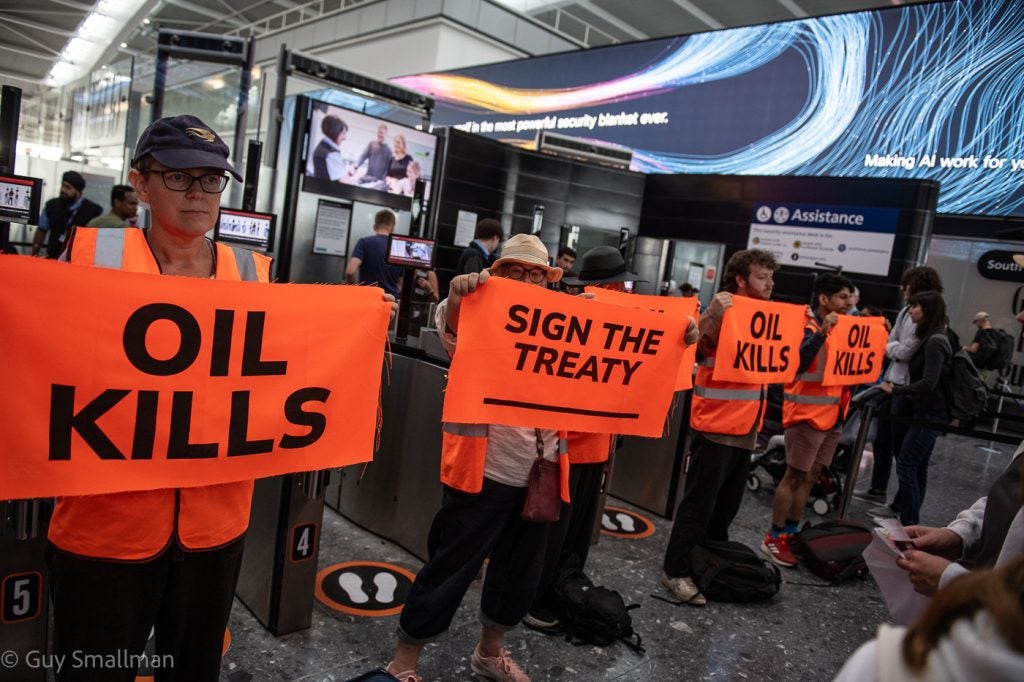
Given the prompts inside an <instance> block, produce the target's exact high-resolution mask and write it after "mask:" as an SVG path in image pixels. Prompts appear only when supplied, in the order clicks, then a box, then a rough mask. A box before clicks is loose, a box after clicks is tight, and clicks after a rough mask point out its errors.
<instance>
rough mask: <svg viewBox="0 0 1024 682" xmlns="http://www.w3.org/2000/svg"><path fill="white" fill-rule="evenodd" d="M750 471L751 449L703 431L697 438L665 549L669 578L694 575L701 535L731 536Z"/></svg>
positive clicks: (714, 538) (708, 536) (712, 536)
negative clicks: (712, 437) (694, 554)
mask: <svg viewBox="0 0 1024 682" xmlns="http://www.w3.org/2000/svg"><path fill="white" fill-rule="evenodd" d="M749 473H750V451H749V450H746V449H744V448H735V447H730V446H728V445H720V444H718V443H714V442H712V441H709V440H708V439H706V438H704V437H703V436H702V435H700V434H697V435H696V436H695V437H694V439H693V445H692V447H691V450H690V456H689V462H688V468H687V471H686V485H685V489H684V492H683V499H682V501H680V502H679V508H678V509H677V510H676V518H675V521H674V522H673V523H672V534H671V535H670V536H669V540H668V548H667V549H666V550H665V561H664V564H663V567H664V569H665V573H666V574H668V576H669V577H671V578H681V577H687V576H689V575H690V550H691V549H693V547H694V546H695V545H696V544H697V542H698V541H699V540H700V539H701V538H703V537H707V538H710V539H712V540H728V539H729V526H730V525H732V521H733V519H735V518H736V512H738V511H739V510H740V503H741V502H743V491H744V490H745V489H746V485H747V475H748V474H749Z"/></svg>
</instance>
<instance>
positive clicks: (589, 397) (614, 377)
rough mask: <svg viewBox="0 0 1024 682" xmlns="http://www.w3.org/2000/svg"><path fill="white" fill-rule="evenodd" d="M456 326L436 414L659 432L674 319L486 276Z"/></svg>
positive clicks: (674, 341) (668, 388) (680, 330)
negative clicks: (441, 405)
mask: <svg viewBox="0 0 1024 682" xmlns="http://www.w3.org/2000/svg"><path fill="white" fill-rule="evenodd" d="M458 331H459V335H458V343H457V345H456V350H455V356H454V358H453V359H452V366H451V371H450V372H449V380H448V389H447V391H446V392H445V400H444V420H445V421H448V422H459V423H464V424H507V425H511V426H528V427H530V426H532V427H537V428H547V429H565V430H570V431H584V432H588V433H621V434H629V435H637V436H649V437H659V436H661V435H662V432H663V429H664V425H665V417H666V415H667V414H668V408H669V404H670V402H671V400H672V393H673V379H674V377H675V375H676V373H677V372H678V369H679V358H680V356H681V354H682V351H683V345H682V338H683V334H684V331H685V321H684V320H682V319H681V318H680V319H674V318H672V317H670V316H668V315H664V314H661V313H655V312H650V311H648V310H638V309H634V308H625V307H622V306H618V305H611V304H608V303H601V302H600V301H591V300H586V299H581V298H578V297H575V296H566V295H565V294H561V293H556V292H553V291H548V290H546V289H543V288H541V287H536V286H531V285H528V284H521V283H518V282H513V281H510V280H503V279H500V278H497V277H492V278H491V279H489V280H488V281H487V282H486V284H484V285H483V286H482V287H480V289H478V290H477V291H476V292H475V293H472V294H470V295H468V296H466V297H465V299H463V301H462V310H461V313H460V317H459V329H458Z"/></svg>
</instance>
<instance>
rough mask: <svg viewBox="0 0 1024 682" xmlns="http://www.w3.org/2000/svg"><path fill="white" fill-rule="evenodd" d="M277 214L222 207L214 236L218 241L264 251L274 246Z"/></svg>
mask: <svg viewBox="0 0 1024 682" xmlns="http://www.w3.org/2000/svg"><path fill="white" fill-rule="evenodd" d="M276 225H277V216H276V215H274V214H273V213H253V212H252V211H240V210H238V209H235V208H223V207H222V208H221V209H220V216H219V217H218V218H217V225H216V227H214V231H213V237H214V239H216V240H217V241H221V242H231V243H233V244H241V245H243V246H253V247H256V248H257V249H260V250H262V251H269V250H270V249H272V248H274V229H275V227H276Z"/></svg>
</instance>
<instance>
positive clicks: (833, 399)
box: [782, 321, 846, 431]
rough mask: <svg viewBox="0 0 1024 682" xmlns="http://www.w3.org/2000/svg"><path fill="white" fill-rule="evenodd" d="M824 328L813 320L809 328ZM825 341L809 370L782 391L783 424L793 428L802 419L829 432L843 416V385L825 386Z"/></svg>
mask: <svg viewBox="0 0 1024 682" xmlns="http://www.w3.org/2000/svg"><path fill="white" fill-rule="evenodd" d="M820 328H821V327H819V326H818V323H817V322H816V321H809V322H808V323H807V326H806V327H805V329H809V330H811V332H817V331H818V330H819V329H820ZM826 357H827V355H826V350H825V344H821V349H820V350H819V351H818V354H817V355H816V356H815V358H814V361H813V362H811V365H810V367H808V368H807V371H805V372H803V373H802V374H797V375H796V381H794V382H793V383H791V384H786V386H785V388H784V389H783V393H782V399H783V400H782V427H783V428H789V427H790V426H792V425H793V424H797V423H799V422H808V423H810V425H811V426H812V427H814V428H816V429H817V430H819V431H828V430H830V429H831V428H832V427H833V426H835V425H836V424H837V423H838V422H839V420H840V419H841V418H842V417H845V416H846V415H845V414H841V412H843V411H844V410H843V405H842V397H843V389H844V387H843V386H822V385H821V380H822V377H824V374H825V361H826Z"/></svg>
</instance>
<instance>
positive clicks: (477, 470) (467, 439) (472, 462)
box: [441, 422, 569, 502]
mask: <svg viewBox="0 0 1024 682" xmlns="http://www.w3.org/2000/svg"><path fill="white" fill-rule="evenodd" d="M487 430H488V426H487V424H457V423H454V422H444V423H443V424H442V425H441V482H442V483H444V484H445V485H447V486H449V487H452V488H455V489H456V490H461V491H462V492H464V493H473V494H475V493H479V492H480V491H481V490H483V486H484V465H485V464H486V462H487ZM567 447H568V441H567V436H566V433H565V432H564V431H559V432H558V468H559V474H560V476H559V478H560V479H561V480H560V485H559V494H560V496H561V498H562V501H563V502H568V501H569V457H568V455H567V454H566V449H567Z"/></svg>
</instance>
